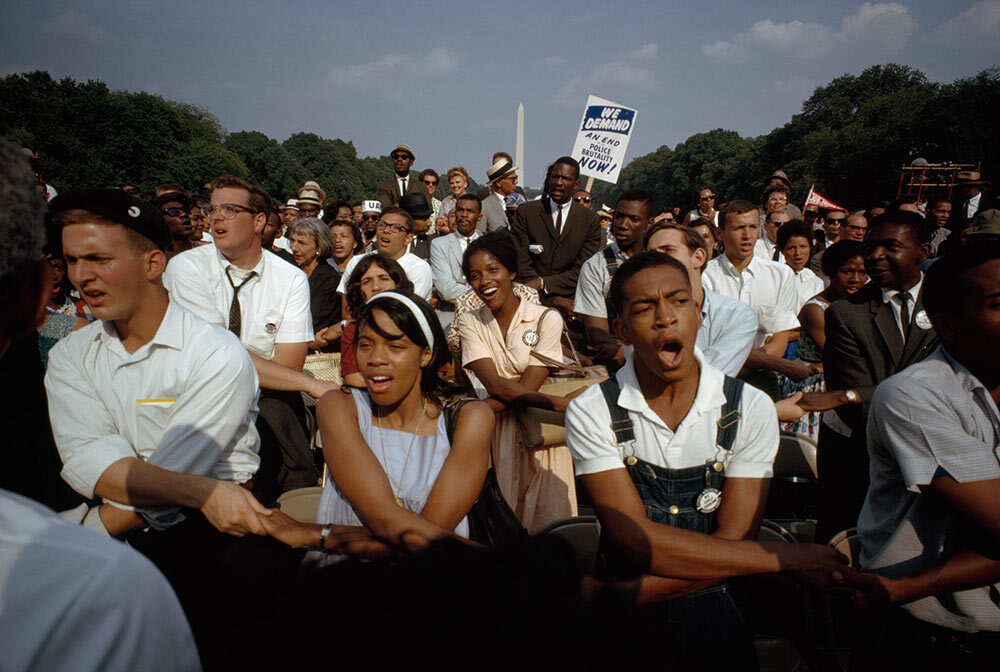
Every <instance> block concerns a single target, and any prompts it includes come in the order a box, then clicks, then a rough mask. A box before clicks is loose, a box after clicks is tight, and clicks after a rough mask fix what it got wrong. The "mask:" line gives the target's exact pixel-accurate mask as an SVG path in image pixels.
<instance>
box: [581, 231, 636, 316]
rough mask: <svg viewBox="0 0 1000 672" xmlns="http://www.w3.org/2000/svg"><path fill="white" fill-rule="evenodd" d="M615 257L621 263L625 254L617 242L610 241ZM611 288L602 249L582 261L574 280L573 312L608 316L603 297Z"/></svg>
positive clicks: (625, 257) (604, 297)
mask: <svg viewBox="0 0 1000 672" xmlns="http://www.w3.org/2000/svg"><path fill="white" fill-rule="evenodd" d="M610 247H611V249H612V250H613V251H614V254H615V259H617V260H618V263H619V264H621V263H623V262H624V261H625V260H626V259H628V257H627V256H625V253H624V252H622V251H621V250H620V249H618V243H611V246H610ZM610 290H611V273H609V272H608V260H607V259H606V258H605V257H604V250H601V251H599V252H597V253H596V254H594V255H593V256H592V257H590V259H587V261H585V262H583V266H581V267H580V275H579V278H578V279H577V282H576V297H575V298H574V299H573V312H576V313H580V314H581V315H590V316H591V317H603V318H604V319H607V317H608V306H607V303H605V299H606V298H607V296H608V292H609V291H610Z"/></svg>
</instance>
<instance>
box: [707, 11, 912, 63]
mask: <svg viewBox="0 0 1000 672" xmlns="http://www.w3.org/2000/svg"><path fill="white" fill-rule="evenodd" d="M916 29H917V21H916V19H914V18H913V17H912V16H910V10H909V8H908V7H906V6H905V5H901V4H899V3H895V2H891V3H884V2H877V3H870V2H866V3H864V4H863V5H861V6H860V7H858V10H857V11H856V12H855V13H854V14H851V15H849V16H846V17H844V19H843V20H842V21H841V25H840V30H834V28H832V27H830V26H825V25H823V24H820V23H804V22H802V21H788V22H785V23H775V22H774V21H771V20H770V19H763V20H761V21H757V22H756V23H754V24H753V25H752V26H750V28H748V29H747V30H746V31H744V32H742V33H737V34H736V35H733V36H732V37H731V38H729V39H728V40H721V41H718V42H715V43H712V44H704V45H702V47H701V53H703V54H705V55H706V56H708V57H709V58H712V59H714V60H716V61H719V62H722V63H739V62H743V61H747V60H750V59H751V58H752V57H753V56H754V55H755V54H762V55H768V54H774V53H780V54H787V55H789V56H792V57H795V58H802V59H810V60H819V59H822V58H827V57H829V56H830V55H832V54H833V53H835V51H836V50H837V49H852V48H855V47H859V46H863V47H864V48H865V49H866V50H871V49H874V50H876V51H878V52H879V53H884V54H895V53H897V52H898V51H899V50H901V49H902V48H903V47H904V46H905V45H906V42H907V40H908V39H909V37H910V35H911V34H912V33H913V32H914V31H915V30H916Z"/></svg>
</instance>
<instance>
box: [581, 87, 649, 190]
mask: <svg viewBox="0 0 1000 672" xmlns="http://www.w3.org/2000/svg"><path fill="white" fill-rule="evenodd" d="M635 116H636V111H635V110H633V109H631V108H628V107H625V106H624V105H619V104H618V103H612V102H611V101H610V100H604V99H603V98H598V97H597V96H594V95H590V96H588V97H587V106H586V107H585V108H584V110H583V119H581V120H580V130H579V132H578V133H577V135H576V144H574V145H573V153H572V155H571V156H572V157H573V158H574V159H576V160H577V161H579V162H580V174H581V175H586V176H587V177H593V178H596V179H598V180H604V181H605V182H611V183H612V184H614V183H616V182H617V181H618V173H619V172H620V171H621V168H622V164H623V163H625V150H627V149H628V141H629V138H631V137H632V129H633V128H635Z"/></svg>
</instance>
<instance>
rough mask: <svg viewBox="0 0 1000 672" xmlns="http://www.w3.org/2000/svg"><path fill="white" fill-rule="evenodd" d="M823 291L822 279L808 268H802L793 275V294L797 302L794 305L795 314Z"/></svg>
mask: <svg viewBox="0 0 1000 672" xmlns="http://www.w3.org/2000/svg"><path fill="white" fill-rule="evenodd" d="M824 289H826V283H825V282H823V278H821V277H819V276H818V275H816V274H815V273H813V272H812V270H810V269H809V268H803V269H802V270H801V271H799V272H798V273H795V294H796V295H797V296H798V302H797V303H796V305H795V314H796V315H798V313H799V311H800V310H802V306H804V305H806V301H808V300H809V299H811V298H813V297H814V296H816V295H817V294H819V293H820V292H822V291H823V290H824Z"/></svg>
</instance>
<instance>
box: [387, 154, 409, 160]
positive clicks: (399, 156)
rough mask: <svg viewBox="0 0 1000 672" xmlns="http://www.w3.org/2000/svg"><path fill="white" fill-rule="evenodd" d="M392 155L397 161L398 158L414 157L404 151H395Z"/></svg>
mask: <svg viewBox="0 0 1000 672" xmlns="http://www.w3.org/2000/svg"><path fill="white" fill-rule="evenodd" d="M390 157H391V158H392V160H393V161H395V160H396V159H411V160H412V159H413V157H412V156H410V155H409V154H405V153H403V152H393V153H392V154H390Z"/></svg>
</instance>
